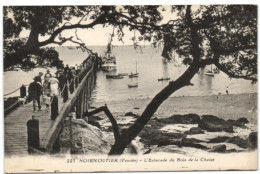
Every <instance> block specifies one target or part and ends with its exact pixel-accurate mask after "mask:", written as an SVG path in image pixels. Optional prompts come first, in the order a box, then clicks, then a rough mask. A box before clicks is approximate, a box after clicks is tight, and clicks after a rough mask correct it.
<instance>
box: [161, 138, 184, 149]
mask: <svg viewBox="0 0 260 174" xmlns="http://www.w3.org/2000/svg"><path fill="white" fill-rule="evenodd" d="M157 142H158V143H157V145H158V147H161V146H168V145H176V146H178V147H181V140H180V139H168V138H166V137H160V138H159V139H158V140H157Z"/></svg>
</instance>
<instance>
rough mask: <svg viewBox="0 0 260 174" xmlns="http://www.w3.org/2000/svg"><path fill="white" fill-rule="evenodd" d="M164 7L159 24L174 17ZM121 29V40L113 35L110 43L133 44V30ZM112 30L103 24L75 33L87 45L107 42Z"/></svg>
mask: <svg viewBox="0 0 260 174" xmlns="http://www.w3.org/2000/svg"><path fill="white" fill-rule="evenodd" d="M164 8H165V9H166V11H164V12H162V16H163V20H162V21H161V24H162V23H166V22H168V21H169V20H171V19H175V17H174V15H173V14H171V13H170V11H171V7H170V6H169V5H168V6H164ZM80 20H81V19H80V18H73V19H72V20H70V21H69V22H70V23H71V24H76V23H78V21H80ZM82 21H83V22H81V23H82V24H88V23H90V22H91V20H89V19H87V20H85V19H84V20H82ZM84 21H87V22H84ZM88 21H89V22H88ZM62 25H63V24H62ZM62 25H61V26H62ZM75 31H76V30H75V29H71V30H65V31H63V32H62V33H61V34H62V36H63V37H70V36H75ZM123 31H124V37H123V42H122V41H119V40H118V38H117V36H116V35H115V37H114V39H113V43H112V44H113V45H132V44H133V41H132V37H133V36H134V31H129V29H128V28H127V27H125V28H124V29H123ZM112 32H113V27H112V26H106V27H103V25H96V26H94V27H93V29H91V28H90V29H77V34H78V36H79V38H80V39H81V40H82V41H83V42H84V43H85V44H86V45H88V46H90V45H106V44H107V43H108V39H109V37H110V34H111V33H112ZM29 34H30V31H29V30H23V31H22V32H21V34H20V37H28V36H29ZM115 34H116V30H115ZM136 36H137V37H138V36H140V33H139V32H138V31H136ZM48 37H49V36H44V37H43V36H41V37H39V41H44V40H45V39H48ZM75 38H76V37H75ZM140 44H142V45H149V44H150V43H149V42H147V41H146V42H140ZM75 45H76V44H75V43H71V42H66V43H64V44H63V46H75ZM48 46H57V45H56V44H52V45H48Z"/></svg>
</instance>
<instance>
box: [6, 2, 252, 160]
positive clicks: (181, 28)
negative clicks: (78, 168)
mask: <svg viewBox="0 0 260 174" xmlns="http://www.w3.org/2000/svg"><path fill="white" fill-rule="evenodd" d="M164 10H165V9H164V7H160V6H120V7H118V6H88V7H83V6H80V7H33V8H32V7H5V8H4V39H5V41H4V42H5V45H4V53H5V60H4V62H5V67H4V68H5V69H8V68H11V67H13V66H15V65H19V64H21V62H23V61H24V60H26V61H27V63H26V64H25V65H21V66H22V67H23V66H28V65H29V68H30V67H33V66H35V65H30V63H32V61H31V58H28V57H30V56H29V55H31V54H37V55H40V53H41V54H42V53H44V51H41V49H42V47H43V46H46V45H48V44H51V43H54V44H59V45H62V44H63V43H65V42H67V41H71V42H74V43H78V44H79V45H80V46H81V48H83V49H87V47H86V46H85V44H84V43H82V42H80V38H78V37H77V35H76V40H75V38H74V37H73V36H72V37H69V38H64V37H62V36H61V32H62V31H64V30H70V29H76V28H84V29H89V28H92V27H94V26H95V25H103V26H106V25H112V26H114V27H116V28H117V36H118V37H119V39H121V40H122V38H123V36H124V33H123V28H124V27H129V29H130V30H138V31H140V33H141V36H140V37H139V38H138V39H136V38H134V39H133V41H134V42H135V45H138V43H137V40H139V41H141V40H147V41H151V42H152V43H153V45H154V46H158V44H160V43H163V44H164V50H163V52H162V56H164V57H166V58H167V59H173V60H174V59H177V58H180V59H181V60H182V62H183V64H185V65H186V66H187V69H186V71H185V72H184V73H183V74H182V75H181V76H180V77H179V78H178V79H177V80H175V81H170V82H169V84H168V85H167V86H166V87H165V88H164V89H162V90H161V91H160V92H159V93H158V94H157V95H156V96H155V97H154V98H153V99H152V100H151V102H150V103H149V104H148V105H147V107H146V109H145V110H144V112H143V113H142V114H141V116H140V117H139V118H138V119H137V120H136V121H135V123H134V124H133V125H132V126H131V127H129V128H128V129H127V130H126V131H124V132H123V133H120V131H119V130H118V126H117V123H116V121H115V119H114V118H113V116H112V114H111V113H110V111H109V110H108V108H107V107H101V108H98V109H97V110H94V111H92V112H89V113H86V114H87V115H91V114H95V113H97V112H99V111H105V113H106V114H107V115H108V117H109V119H110V120H111V122H112V124H113V125H114V126H113V130H114V134H115V143H114V145H113V146H112V148H111V151H110V153H109V154H110V155H120V154H122V153H123V151H124V149H125V148H126V147H127V145H129V144H130V143H131V141H132V140H133V139H134V138H135V137H136V136H137V135H138V134H139V133H140V131H141V130H142V129H143V128H144V126H145V125H146V124H147V122H148V121H149V120H150V119H151V117H152V116H153V115H154V113H155V112H156V110H157V109H158V108H159V106H160V105H161V104H162V103H163V102H164V101H165V100H166V99H167V98H168V97H169V96H170V95H172V94H173V93H174V92H175V91H177V90H179V89H181V88H183V87H185V86H188V85H192V84H191V82H190V81H191V79H192V78H193V77H194V75H195V74H196V73H197V72H198V71H199V69H200V68H202V67H205V66H206V65H211V64H214V65H215V66H216V67H218V68H219V69H220V70H221V71H223V72H224V73H226V74H227V75H228V76H229V77H230V78H243V79H248V80H251V81H252V83H256V81H257V25H256V24H257V23H256V21H257V7H256V6H253V5H204V6H195V7H193V6H190V5H187V6H172V9H171V11H172V15H173V16H175V18H174V19H172V20H169V21H168V22H166V23H164V24H161V23H160V22H161V20H162V19H163V16H162V12H163V11H164ZM8 11H9V12H10V11H11V14H13V16H11V17H10V15H8V14H9V13H8ZM73 17H78V18H79V17H80V20H79V21H78V23H76V24H71V23H69V22H62V21H63V20H66V21H69V20H70V19H72V18H73ZM86 18H88V19H90V20H91V21H90V22H89V23H83V21H85V20H86ZM22 28H26V29H30V31H31V32H30V35H29V38H28V39H26V40H25V41H23V40H12V41H9V40H8V39H10V38H17V37H18V35H19V33H20V32H21V30H22ZM40 35H47V36H48V38H47V39H45V40H44V41H39V40H38V37H39V36H40ZM6 42H10V43H9V44H10V45H11V46H10V47H9V45H8V44H6ZM87 50H88V49H87ZM88 51H90V50H88ZM173 51H175V52H176V53H177V54H178V55H179V56H178V57H172V56H171V55H172V52H173ZM45 54H46V52H45ZM52 55H54V54H52ZM46 57H48V56H46ZM43 59H46V58H43ZM6 62H8V63H6Z"/></svg>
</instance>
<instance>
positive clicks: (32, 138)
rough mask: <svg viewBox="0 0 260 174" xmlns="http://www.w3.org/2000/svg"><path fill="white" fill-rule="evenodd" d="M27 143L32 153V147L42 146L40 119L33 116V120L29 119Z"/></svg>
mask: <svg viewBox="0 0 260 174" xmlns="http://www.w3.org/2000/svg"><path fill="white" fill-rule="evenodd" d="M27 136H28V137H27V138H28V139H27V143H28V152H29V153H30V154H31V153H32V152H33V151H32V150H31V147H32V148H35V149H39V147H40V131H39V120H38V119H36V118H35V116H32V119H31V120H28V121H27Z"/></svg>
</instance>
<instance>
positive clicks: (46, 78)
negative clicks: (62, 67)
mask: <svg viewBox="0 0 260 174" xmlns="http://www.w3.org/2000/svg"><path fill="white" fill-rule="evenodd" d="M51 77H52V75H51V73H50V70H48V69H47V73H46V74H45V75H44V84H43V86H44V94H45V95H49V93H50V82H49V81H50V78H51Z"/></svg>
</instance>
